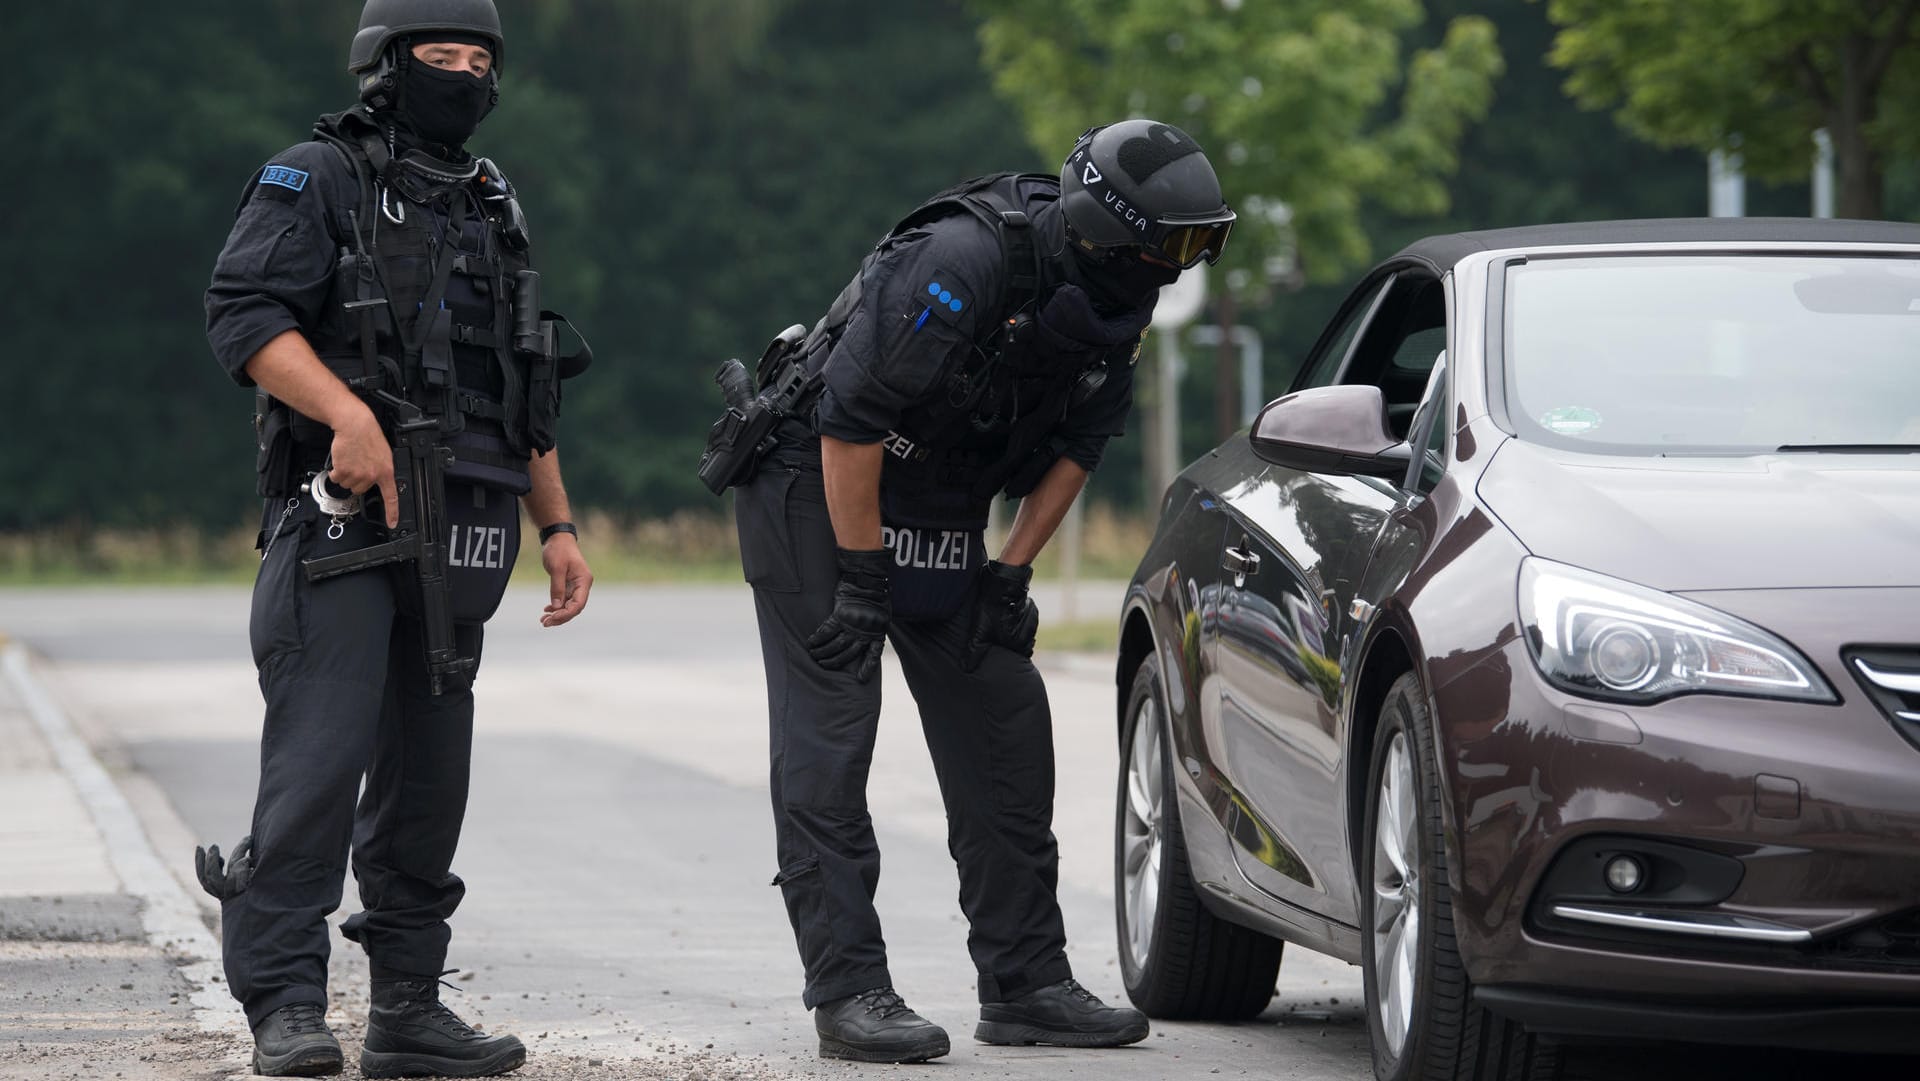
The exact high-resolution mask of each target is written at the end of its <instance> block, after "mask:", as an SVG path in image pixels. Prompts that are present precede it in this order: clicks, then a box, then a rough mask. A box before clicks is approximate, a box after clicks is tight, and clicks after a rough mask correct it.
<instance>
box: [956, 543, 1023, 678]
mask: <svg viewBox="0 0 1920 1081" xmlns="http://www.w3.org/2000/svg"><path fill="white" fill-rule="evenodd" d="M1032 581H1033V568H1032V567H1015V566H1011V565H1009V564H1006V563H1002V562H1000V561H999V560H997V559H989V560H987V565H986V566H984V567H982V568H980V578H979V580H978V582H977V583H976V584H975V585H974V587H973V618H972V624H973V625H972V627H971V628H969V629H968V631H967V656H966V660H965V668H966V670H967V671H969V672H972V671H974V670H975V669H978V668H979V667H980V662H981V661H984V660H986V659H987V650H988V649H989V648H991V647H993V646H1005V647H1006V648H1008V649H1010V650H1013V651H1014V652H1015V653H1018V654H1020V655H1021V656H1022V657H1031V656H1033V638H1034V635H1035V634H1037V633H1039V631H1040V609H1038V608H1036V607H1034V604H1033V599H1032V598H1030V597H1028V596H1027V584H1028V583H1029V582H1032Z"/></svg>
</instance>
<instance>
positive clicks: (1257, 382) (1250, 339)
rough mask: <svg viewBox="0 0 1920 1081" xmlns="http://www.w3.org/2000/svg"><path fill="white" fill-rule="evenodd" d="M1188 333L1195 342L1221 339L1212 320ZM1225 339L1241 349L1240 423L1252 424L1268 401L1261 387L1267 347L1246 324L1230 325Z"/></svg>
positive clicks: (1214, 342)
mask: <svg viewBox="0 0 1920 1081" xmlns="http://www.w3.org/2000/svg"><path fill="white" fill-rule="evenodd" d="M1190 333H1191V334H1192V335H1193V344H1195V345H1199V346H1214V345H1219V344H1220V342H1221V334H1220V328H1219V327H1218V326H1215V325H1213V324H1212V323H1204V324H1201V325H1200V326H1196V327H1194V328H1193V329H1192V331H1190ZM1227 339H1228V340H1230V341H1232V342H1233V344H1234V345H1235V346H1236V347H1238V348H1239V350H1240V423H1242V424H1252V423H1253V418H1254V417H1256V416H1259V415H1260V410H1261V409H1263V408H1265V407H1266V404H1267V399H1266V396H1265V392H1264V391H1262V390H1261V384H1262V381H1263V380H1262V374H1263V368H1264V366H1265V358H1266V350H1265V348H1264V346H1263V345H1262V344H1261V341H1260V332H1259V331H1257V330H1255V329H1254V328H1252V327H1250V326H1246V325H1245V324H1236V325H1235V326H1233V327H1232V328H1230V329H1229V330H1228V331H1227Z"/></svg>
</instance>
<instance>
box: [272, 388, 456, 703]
mask: <svg viewBox="0 0 1920 1081" xmlns="http://www.w3.org/2000/svg"><path fill="white" fill-rule="evenodd" d="M347 385H348V386H349V387H352V388H353V390H354V391H355V392H356V393H358V394H359V395H360V396H361V397H362V398H365V399H366V400H367V403H368V404H369V405H376V406H378V407H382V408H383V409H384V410H385V411H386V412H388V413H389V415H390V417H391V419H392V423H391V424H390V425H389V430H390V431H392V433H393V480H394V487H395V489H396V490H397V492H398V501H399V503H400V507H399V512H400V513H399V517H400V524H399V525H397V526H395V527H394V528H393V529H392V530H391V531H390V533H389V537H388V539H387V540H385V541H382V542H381V543H379V544H375V545H370V546H368V547H366V548H361V549H358V550H356V551H352V552H342V553H340V554H339V555H331V556H322V557H320V558H319V559H303V560H301V561H300V566H301V568H302V569H303V570H304V571H305V572H306V575H307V581H309V582H324V581H326V580H327V579H329V578H337V577H339V576H340V575H343V574H352V573H354V572H355V571H363V570H370V569H372V568H374V567H384V566H386V565H387V564H389V563H406V562H412V563H413V565H414V575H415V577H416V578H417V579H418V581H419V583H420V626H421V630H422V632H423V634H424V635H425V637H426V646H427V678H428V681H429V683H430V684H431V686H430V688H429V690H430V691H431V692H432V693H433V694H439V693H441V691H443V690H444V689H445V687H446V680H447V677H449V676H456V675H460V674H462V673H465V672H468V671H471V670H472V669H473V666H474V664H475V662H476V660H477V658H474V657H462V656H461V655H460V649H459V647H458V646H457V645H455V642H454V633H453V596H452V591H451V588H450V586H449V584H448V582H447V551H446V548H447V545H446V542H445V541H444V540H443V539H442V538H444V537H445V536H446V535H447V518H446V514H447V507H446V471H447V467H449V466H451V465H452V464H453V451H452V449H451V448H449V447H447V446H446V445H445V444H444V443H442V442H441V439H440V433H441V422H440V420H439V419H438V418H436V417H433V416H429V415H428V414H427V413H426V411H425V410H422V409H421V408H420V407H419V406H417V405H415V404H413V403H412V402H409V401H407V400H406V399H405V398H402V397H400V396H399V395H397V394H395V393H393V392H392V391H390V390H388V389H387V388H386V387H384V386H381V385H379V379H378V377H373V378H368V377H365V376H362V377H358V378H354V379H350V380H348V381H347ZM326 476H327V475H326V473H325V472H324V471H323V472H321V473H319V474H317V475H315V477H314V478H313V481H312V482H311V486H310V492H311V494H312V495H313V497H314V501H315V502H316V503H317V504H319V505H320V509H321V510H322V511H323V512H324V511H326V510H327V509H328V508H327V505H326V503H327V501H328V500H331V499H333V498H334V497H332V496H331V495H330V494H329V493H327V492H326V491H325V490H324V489H325V487H326Z"/></svg>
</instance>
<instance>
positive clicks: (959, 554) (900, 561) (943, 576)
mask: <svg viewBox="0 0 1920 1081" xmlns="http://www.w3.org/2000/svg"><path fill="white" fill-rule="evenodd" d="M880 545H881V547H883V548H886V549H887V550H888V552H889V553H890V554H891V555H892V559H891V561H890V564H891V565H890V566H888V567H887V587H888V593H889V600H890V601H891V603H892V606H893V618H894V619H896V620H899V621H901V622H903V623H919V622H929V621H938V620H944V619H951V618H952V617H953V616H954V614H955V613H957V612H959V611H960V607H961V605H963V604H965V603H966V601H967V596H968V595H969V593H970V591H971V590H972V587H973V579H974V576H975V575H976V574H977V573H978V572H979V570H980V568H981V567H983V566H985V565H986V561H987V542H986V537H985V531H984V530H982V529H977V528H976V529H969V528H966V527H959V528H941V527H935V526H918V527H916V526H894V525H882V526H881V527H880Z"/></svg>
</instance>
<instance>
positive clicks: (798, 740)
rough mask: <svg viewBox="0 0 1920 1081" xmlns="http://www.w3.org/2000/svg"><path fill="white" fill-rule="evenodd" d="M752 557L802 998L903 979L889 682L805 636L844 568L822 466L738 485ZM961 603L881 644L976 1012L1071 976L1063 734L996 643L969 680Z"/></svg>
mask: <svg viewBox="0 0 1920 1081" xmlns="http://www.w3.org/2000/svg"><path fill="white" fill-rule="evenodd" d="M735 500H736V502H735V511H736V516H737V519H738V524H739V529H740V548H741V561H742V564H743V566H744V569H745V571H746V577H747V581H748V582H750V583H751V584H752V585H753V587H754V608H755V611H756V613H757V614H758V616H759V620H760V648H761V652H762V655H763V658H764V660H765V663H766V672H767V703H768V710H769V713H770V720H771V724H770V731H771V737H772V758H773V763H772V766H773V768H772V776H771V787H772V794H773V817H774V828H775V833H776V845H777V849H778V854H779V861H780V867H779V874H778V876H777V877H776V878H775V879H774V884H775V885H777V886H779V887H780V889H781V891H782V893H783V895H784V897H785V900H786V904H787V914H788V916H789V917H790V918H791V919H792V921H793V931H794V937H795V938H796V939H797V940H798V942H799V946H800V958H801V961H802V963H803V964H804V965H805V966H806V979H807V983H806V991H805V995H804V997H803V1001H804V1002H805V1003H806V1005H807V1006H808V1007H809V1008H811V1007H813V1006H816V1005H819V1004H820V1003H822V1002H830V1001H832V1000H834V999H836V998H841V997H844V996H846V995H850V994H854V993H856V992H860V991H864V990H866V989H868V988H871V987H878V986H881V985H885V984H891V983H892V982H893V979H892V977H891V976H890V975H889V974H888V971H887V950H886V943H885V941H884V940H883V939H882V937H881V934H880V919H879V916H878V914H877V913H876V912H875V911H874V907H873V897H874V891H875V889H876V887H877V886H878V885H879V881H880V850H879V846H878V845H877V844H876V843H875V841H874V836H873V820H872V819H871V818H870V817H869V816H868V814H867V798H866V788H867V771H868V768H869V766H870V765H871V764H872V761H873V744H874V736H875V733H876V732H877V730H878V723H879V718H880V677H878V676H875V677H874V678H873V679H872V680H871V681H869V682H867V683H859V682H856V681H855V680H854V678H853V676H852V675H851V674H849V673H848V672H845V671H833V670H829V669H824V668H822V667H820V666H819V665H818V664H816V663H814V660H813V658H812V657H810V656H809V655H808V653H807V646H806V641H807V637H808V636H809V635H810V634H812V633H813V632H814V630H815V629H816V628H818V627H819V626H820V624H821V622H822V621H824V620H825V619H826V618H827V615H828V613H829V612H831V611H832V609H833V593H834V588H835V587H836V586H837V585H838V584H839V569H838V566H837V564H836V562H835V557H834V548H835V545H834V535H833V526H832V523H831V522H830V521H829V519H828V517H827V507H826V496H825V491H824V489H823V486H822V483H821V475H820V472H819V466H818V464H817V461H816V462H815V463H813V464H812V465H811V467H807V466H791V467H789V466H783V465H780V464H770V465H768V466H767V467H766V468H763V470H762V471H761V472H760V473H759V474H758V475H757V476H756V477H755V478H754V479H753V480H752V481H751V482H750V483H748V484H746V485H744V486H742V487H740V488H738V489H736V496H735ZM966 621H967V609H966V608H965V607H963V608H962V609H961V611H960V612H959V613H958V614H957V615H955V616H953V617H952V618H950V619H946V620H940V621H934V622H923V623H907V622H901V621H895V623H894V624H893V626H892V628H891V629H890V630H889V632H888V636H887V637H888V641H889V642H890V643H891V645H892V647H893V652H894V655H895V656H896V657H897V658H899V661H900V666H901V668H902V670H903V671H904V672H905V674H906V678H907V685H908V687H909V688H910V689H911V690H912V692H913V698H914V702H915V703H916V704H917V705H918V706H919V707H920V723H921V728H922V730H923V731H924V732H925V735H926V740H927V749H928V750H929V752H931V754H932V757H933V765H934V772H935V774H936V775H937V777H938V779H939V783H940V794H941V798H942V799H943V801H944V802H945V804H946V809H947V849H948V851H949V852H950V853H951V854H952V856H953V859H954V862H955V863H956V864H958V865H959V869H960V907H961V910H962V911H963V912H965V914H966V916H967V920H968V923H969V927H970V931H969V934H968V937H967V946H968V950H969V952H970V953H971V954H972V955H973V963H974V966H975V968H976V969H977V970H978V972H979V991H980V1000H981V1001H982V1002H998V1001H1004V1000H1006V999H1010V998H1015V997H1017V996H1019V995H1021V994H1023V993H1025V992H1026V991H1028V990H1031V989H1032V988H1035V987H1041V986H1045V985H1046V984H1049V983H1054V982H1057V981H1059V980H1063V979H1066V978H1067V977H1068V976H1070V975H1072V971H1071V969H1070V968H1069V967H1068V964H1067V957H1066V929H1065V927H1064V925H1063V923H1062V921H1061V916H1060V905H1059V901H1058V899H1057V897H1056V886H1057V883H1058V879H1059V865H1060V856H1059V848H1058V846H1057V845H1056V843H1055V841H1054V837H1053V722H1052V716H1051V714H1050V713H1049V712H1048V709H1047V692H1046V687H1045V686H1044V684H1043V683H1042V682H1041V679H1040V673H1039V672H1038V671H1037V670H1036V669H1035V668H1034V666H1033V662H1031V661H1030V660H1028V659H1027V658H1025V657H1022V656H1020V655H1018V654H1016V653H1013V652H1011V651H1010V650H1005V649H994V650H992V651H990V652H989V654H988V656H987V659H986V661H985V662H984V663H982V664H981V666H980V668H979V669H978V670H977V671H974V672H966V671H963V670H962V668H961V658H962V656H963V651H964V643H965V636H966V631H967V623H966Z"/></svg>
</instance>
